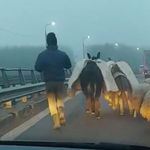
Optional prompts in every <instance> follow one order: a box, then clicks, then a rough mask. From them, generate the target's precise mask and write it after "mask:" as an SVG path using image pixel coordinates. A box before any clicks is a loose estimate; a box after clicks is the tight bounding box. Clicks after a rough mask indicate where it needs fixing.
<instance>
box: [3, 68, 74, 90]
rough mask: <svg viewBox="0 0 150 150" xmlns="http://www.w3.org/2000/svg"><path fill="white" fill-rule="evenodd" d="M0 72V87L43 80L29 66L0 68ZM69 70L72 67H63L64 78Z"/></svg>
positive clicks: (68, 73)
mask: <svg viewBox="0 0 150 150" xmlns="http://www.w3.org/2000/svg"><path fill="white" fill-rule="evenodd" d="M0 72H1V75H0V87H1V88H9V87H11V86H13V87H14V86H16V85H26V84H28V83H32V84H35V83H40V82H42V81H43V76H42V74H40V73H38V72H36V71H35V70H33V69H29V68H0ZM71 72H72V69H69V70H66V69H65V74H66V78H68V77H69V76H70V75H71ZM16 73H17V74H16Z"/></svg>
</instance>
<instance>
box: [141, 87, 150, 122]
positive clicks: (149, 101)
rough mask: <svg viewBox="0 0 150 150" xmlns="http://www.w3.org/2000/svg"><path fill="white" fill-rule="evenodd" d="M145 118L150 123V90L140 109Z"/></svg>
mask: <svg viewBox="0 0 150 150" xmlns="http://www.w3.org/2000/svg"><path fill="white" fill-rule="evenodd" d="M140 113H141V115H142V117H143V118H145V119H147V121H149V122H150V90H149V91H148V92H147V93H146V95H145V96H144V100H143V103H142V106H141V109H140Z"/></svg>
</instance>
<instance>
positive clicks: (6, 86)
mask: <svg viewBox="0 0 150 150" xmlns="http://www.w3.org/2000/svg"><path fill="white" fill-rule="evenodd" d="M1 73H2V79H3V86H2V88H9V87H10V84H9V81H8V77H7V74H6V71H5V69H4V68H2V69H1Z"/></svg>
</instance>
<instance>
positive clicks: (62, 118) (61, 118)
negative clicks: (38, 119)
mask: <svg viewBox="0 0 150 150" xmlns="http://www.w3.org/2000/svg"><path fill="white" fill-rule="evenodd" d="M58 113H59V119H60V124H61V125H66V120H65V114H64V112H63V107H59V108H58Z"/></svg>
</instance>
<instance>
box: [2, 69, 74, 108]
mask: <svg viewBox="0 0 150 150" xmlns="http://www.w3.org/2000/svg"><path fill="white" fill-rule="evenodd" d="M0 71H1V77H0V86H1V87H2V89H1V90H0V106H1V108H3V107H5V108H12V105H15V104H16V103H18V102H20V101H21V102H22V103H26V102H27V101H28V96H30V97H38V96H39V95H41V94H44V93H45V83H44V82H42V81H43V79H42V75H41V74H40V73H37V72H36V71H35V70H33V69H28V68H0ZM7 72H17V75H16V74H13V73H12V74H9V75H8V74H7ZM27 72H28V74H27ZM71 73H72V69H69V70H65V75H66V80H65V84H66V85H67V82H68V78H69V77H70V76H71ZM28 83H32V84H28ZM18 84H19V85H22V86H18V87H17V86H16V87H15V85H18ZM10 86H14V87H11V88H9V87H10ZM18 99H19V100H18Z"/></svg>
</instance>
